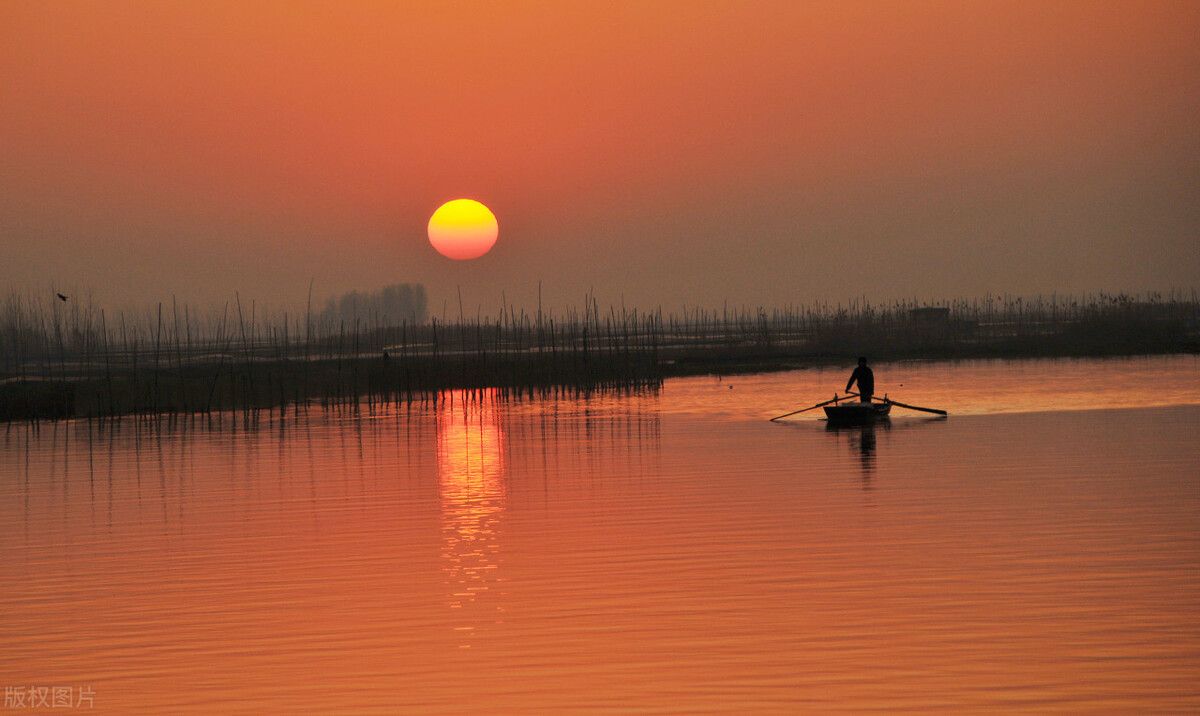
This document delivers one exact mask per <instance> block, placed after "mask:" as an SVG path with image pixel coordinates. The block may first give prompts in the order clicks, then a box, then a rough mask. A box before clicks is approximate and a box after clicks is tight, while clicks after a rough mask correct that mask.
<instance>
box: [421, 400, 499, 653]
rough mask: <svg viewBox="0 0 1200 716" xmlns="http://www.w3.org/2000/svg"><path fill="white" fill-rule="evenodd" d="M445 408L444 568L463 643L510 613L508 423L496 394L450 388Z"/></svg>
mask: <svg viewBox="0 0 1200 716" xmlns="http://www.w3.org/2000/svg"><path fill="white" fill-rule="evenodd" d="M442 397H443V399H442V400H441V401H440V403H439V407H438V411H437V465H438V489H439V494H440V499H441V507H442V564H443V567H442V570H443V572H444V576H445V580H446V585H447V588H448V590H449V594H448V597H449V599H448V604H449V606H450V608H451V609H454V610H461V611H460V614H459V616H458V617H457V618H456V619H455V620H454V624H455V626H454V629H455V630H456V631H459V632H462V636H463V640H462V643H461V644H460V646H462V647H464V648H465V647H469V646H470V636H471V635H472V634H473V633H474V632H475V631H476V630H477V629H478V628H479V627H481V626H483V625H485V624H488V623H499V622H500V621H502V620H503V611H504V610H503V606H502V604H500V603H499V596H500V592H499V585H500V582H501V581H502V580H501V576H500V574H499V568H500V561H501V560H500V557H501V555H500V533H501V520H502V518H503V515H504V503H505V489H506V486H505V475H506V467H507V466H506V463H505V451H504V430H503V428H502V427H501V425H500V416H499V410H498V406H497V404H496V398H495V396H494V395H492V394H490V393H487V392H483V393H478V392H475V393H470V392H467V391H449V392H447V393H444V394H443V396H442Z"/></svg>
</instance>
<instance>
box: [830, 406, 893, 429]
mask: <svg viewBox="0 0 1200 716" xmlns="http://www.w3.org/2000/svg"><path fill="white" fill-rule="evenodd" d="M891 412H892V404H891V403H842V404H841V405H826V406H825V417H826V418H828V419H829V422H831V423H837V424H839V425H863V424H866V423H873V422H876V421H878V420H887V417H888V414H889V413H891Z"/></svg>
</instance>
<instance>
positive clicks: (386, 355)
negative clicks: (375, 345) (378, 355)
mask: <svg viewBox="0 0 1200 716" xmlns="http://www.w3.org/2000/svg"><path fill="white" fill-rule="evenodd" d="M390 357H391V356H389V355H388V352H387V351H384V352H383V362H384V363H387V362H388V358H390Z"/></svg>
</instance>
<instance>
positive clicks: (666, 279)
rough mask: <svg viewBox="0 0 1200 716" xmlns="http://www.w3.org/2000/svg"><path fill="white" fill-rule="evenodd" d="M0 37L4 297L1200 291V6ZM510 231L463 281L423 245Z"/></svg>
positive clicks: (449, 17) (655, 9)
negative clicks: (453, 224) (486, 209)
mask: <svg viewBox="0 0 1200 716" xmlns="http://www.w3.org/2000/svg"><path fill="white" fill-rule="evenodd" d="M346 5H348V4H345V3H332V2H331V3H322V4H301V3H292V2H285V3H276V4H269V3H205V4H203V5H199V4H188V3H170V4H168V3H146V4H137V3H134V4H124V3H116V2H106V3H79V4H76V3H41V2H12V1H11V0H10V1H8V2H4V3H3V4H0V157H2V160H0V246H2V247H3V254H4V256H5V260H4V261H3V262H2V265H0V286H3V285H5V284H9V285H15V286H17V287H20V288H26V287H28V288H32V289H35V290H42V289H45V288H47V287H50V286H54V287H72V288H74V289H75V290H80V289H92V290H94V291H95V292H96V294H97V296H98V297H99V298H101V299H102V300H104V301H113V302H150V301H155V300H159V299H162V298H166V297H169V296H170V294H172V293H175V294H178V295H179V297H180V298H181V299H183V300H190V301H200V302H204V301H217V300H224V299H225V298H227V297H228V296H230V295H231V294H232V292H233V291H235V290H238V291H241V292H242V293H243V295H249V296H257V297H259V298H261V299H264V300H272V301H275V302H287V301H294V302H300V301H302V300H303V299H304V295H305V293H306V291H307V287H308V281H309V279H310V278H313V279H315V282H316V286H317V291H318V293H321V294H325V293H330V292H335V291H341V290H347V289H351V288H360V289H363V288H368V289H369V288H374V287H377V286H379V285H382V284H385V283H390V282H395V281H420V282H423V283H425V284H426V285H427V286H428V287H429V289H430V294H431V297H432V299H433V303H434V304H435V305H440V303H441V300H442V299H444V298H447V297H450V296H452V295H454V294H455V286H457V285H461V286H462V287H463V292H464V296H465V297H466V300H467V301H468V303H470V304H479V303H482V304H483V305H484V306H485V309H486V308H487V307H489V306H492V305H495V304H498V302H499V297H500V294H501V292H502V291H504V292H505V293H506V295H507V296H508V298H509V299H510V300H513V299H516V300H518V301H522V300H523V301H529V300H532V299H533V297H534V296H536V290H537V288H536V287H537V282H538V280H539V279H540V280H542V281H544V283H545V285H546V291H547V295H548V296H550V297H551V298H552V299H553V300H559V301H561V302H564V303H565V302H575V303H578V302H579V301H580V300H581V299H582V295H583V293H584V292H585V291H586V290H588V288H589V287H594V288H595V289H596V292H597V294H598V295H599V297H600V300H601V302H602V303H604V302H610V301H611V302H614V303H616V302H619V301H620V300H621V297H622V296H624V297H625V299H626V301H627V302H628V303H630V304H635V305H636V304H640V305H655V304H660V303H661V304H663V305H664V306H668V307H678V306H680V305H681V304H683V303H688V304H690V305H694V304H696V303H707V304H709V305H717V304H719V303H720V302H721V301H722V300H724V299H728V300H729V301H730V302H731V303H749V304H756V303H767V304H772V303H783V302H788V301H803V300H807V299H811V298H814V297H827V298H830V299H832V300H838V299H845V298H847V297H851V296H855V295H863V294H865V295H868V296H873V297H880V298H884V297H893V296H914V295H915V296H922V297H926V296H928V297H934V296H945V295H961V294H967V295H973V294H976V293H982V292H985V291H1010V292H1035V291H1043V292H1049V291H1054V290H1058V291H1082V290H1095V289H1116V290H1119V289H1133V290H1145V289H1160V288H1169V287H1173V286H1174V287H1187V288H1191V287H1194V286H1196V285H1198V284H1200V258H1198V254H1200V252H1197V250H1196V246H1197V238H1198V234H1200V231H1198V229H1200V202H1198V201H1197V199H1196V197H1197V195H1198V192H1197V188H1198V187H1200V132H1198V130H1197V127H1198V126H1200V125H1198V123H1197V121H1196V117H1198V116H1200V43H1197V42H1196V37H1197V36H1198V34H1200V32H1198V31H1200V5H1198V4H1196V3H1190V2H1186V3H1176V4H1166V3H1141V2H1138V3H1094V2H1070V3H1044V2H1036V3H1035V2H1028V3H1015V2H1002V3H983V2H980V3H913V2H906V3H882V2H880V3H875V2H872V3H862V4H852V3H844V2H833V3H827V4H822V3H791V2H786V3H751V2H738V3H716V2H712V3H708V2H685V3H666V2H653V3H647V2H639V3H629V4H621V5H616V6H612V7H610V6H609V4H607V3H604V4H594V3H549V4H536V3H528V4H525V3H513V2H502V3H453V4H451V3H429V4H428V7H425V8H418V7H415V4H410V3H397V4H392V3H355V4H353V5H352V6H351V7H346ZM457 196H469V197H474V198H477V199H480V200H482V201H484V202H485V203H487V204H488V205H489V206H490V207H491V208H492V209H493V210H494V211H495V213H496V214H497V216H498V218H499V220H500V227H501V229H500V241H499V243H498V244H497V245H496V248H495V249H494V250H493V251H492V253H491V254H489V255H488V256H487V257H485V258H484V259H481V260H478V261H475V262H470V263H461V262H449V261H447V260H445V259H443V258H442V257H440V256H439V255H438V254H436V253H435V252H434V251H433V250H432V249H431V248H430V247H429V245H428V243H427V241H426V238H425V225H426V222H427V221H428V219H429V215H430V213H432V211H433V210H434V209H435V208H436V207H437V206H438V205H439V204H441V203H442V202H443V201H445V200H447V199H450V198H454V197H457Z"/></svg>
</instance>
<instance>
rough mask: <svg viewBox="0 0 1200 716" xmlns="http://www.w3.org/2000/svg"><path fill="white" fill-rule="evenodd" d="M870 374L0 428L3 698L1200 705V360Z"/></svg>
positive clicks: (354, 706) (251, 707) (446, 708)
mask: <svg viewBox="0 0 1200 716" xmlns="http://www.w3.org/2000/svg"><path fill="white" fill-rule="evenodd" d="M875 371H876V381H877V393H878V394H880V395H882V394H884V393H888V394H890V395H891V396H892V397H894V398H896V399H897V400H902V401H905V402H910V403H915V404H917V405H926V406H932V407H938V408H945V409H948V410H949V411H950V413H951V416H950V417H949V418H948V419H937V418H930V417H929V416H927V415H925V414H921V413H908V412H907V411H901V410H900V409H896V411H895V412H894V415H893V419H892V420H891V421H890V423H887V424H881V425H877V426H875V427H867V428H851V429H838V430H832V429H829V428H827V427H826V425H825V423H824V422H822V421H821V420H818V417H819V416H818V415H817V413H819V412H820V411H819V410H818V411H813V412H810V413H805V414H801V415H797V416H794V417H793V418H791V419H789V420H788V421H786V422H779V423H772V422H768V421H767V418H770V417H772V416H774V415H778V414H781V413H785V412H788V411H790V410H794V409H796V408H797V407H802V406H803V405H806V404H811V403H815V402H818V401H820V400H825V399H828V398H829V397H832V395H833V393H834V392H835V391H837V390H838V389H840V388H841V387H843V386H844V385H845V380H846V378H847V376H848V374H849V366H847V367H846V368H845V369H838V370H817V369H811V370H801V371H794V372H790V373H776V374H763V375H752V376H733V377H724V378H716V377H704V378H686V379H675V380H670V381H667V383H666V384H665V385H664V386H663V388H662V389H661V390H660V391H657V392H655V393H648V394H641V395H625V396H620V395H603V396H593V397H590V398H582V397H569V396H564V397H561V398H558V399H539V400H526V401H520V402H505V401H501V400H500V399H498V398H497V397H496V396H495V395H494V394H492V393H487V392H484V393H459V392H450V393H445V394H443V395H442V396H441V399H440V400H438V401H436V403H435V402H426V403H424V404H420V403H416V404H413V405H411V406H404V405H401V406H392V407H390V408H389V409H388V410H384V411H377V412H376V413H375V414H373V415H372V414H370V413H369V412H368V411H367V410H366V409H365V407H364V410H363V411H362V412H361V413H360V414H358V415H354V414H351V413H337V412H324V413H323V412H320V411H317V410H315V409H314V410H312V411H311V412H310V413H309V414H308V415H307V416H303V415H302V416H300V417H299V418H296V417H294V416H292V415H291V414H289V415H287V416H286V417H285V418H283V419H280V416H278V415H271V416H268V415H267V414H265V413H264V414H263V416H261V417H260V418H259V419H257V420H250V421H245V420H244V419H243V416H240V415H233V414H226V415H223V416H219V420H213V421H208V420H205V419H200V418H197V419H192V420H181V419H176V420H167V419H162V420H160V421H158V422H157V424H156V423H154V422H146V421H138V420H133V419H126V420H124V421H121V422H120V423H117V424H116V425H115V426H114V425H112V424H109V425H106V426H104V427H100V426H99V425H98V424H90V423H88V422H86V421H72V422H60V423H42V424H40V426H37V427H33V426H30V425H28V424H10V425H7V426H0V554H2V555H3V565H4V570H5V574H4V581H3V587H2V588H0V643H2V644H3V647H4V648H3V649H2V650H0V682H2V683H3V685H4V686H5V687H6V706H7V707H9V708H22V706H20V705H17V706H14V704H15V703H16V702H15V701H14V700H15V699H17V698H18V697H20V698H23V699H30V698H33V699H38V698H46V699H50V698H53V697H54V696H55V695H57V696H61V697H62V698H64V699H66V697H67V692H66V691H65V689H68V688H69V689H70V694H69V695H70V700H71V701H72V705H73V706H81V707H84V708H88V707H94V709H95V710H102V711H114V712H124V713H129V712H146V713H162V712H180V711H194V712H214V711H218V712H224V713H264V712H274V711H311V712H330V711H342V712H345V711H355V712H378V713H395V712H397V711H400V712H406V711H407V712H421V713H462V712H470V711H494V712H520V711H534V710H549V711H557V712H563V711H578V712H595V711H638V712H651V713H653V712H663V713H666V712H671V713H678V712H686V713H701V712H796V711H806V710H820V711H825V710H849V711H863V710H882V709H888V710H897V711H905V710H908V711H921V712H927V711H930V710H953V711H960V710H990V709H996V710H1000V709H1017V710H1022V711H1028V710H1037V711H1043V710H1061V711H1099V710H1140V711H1155V712H1166V711H1180V712H1186V711H1191V712H1195V711H1197V710H1198V709H1200V648H1198V646H1197V645H1198V644H1200V484H1198V480H1200V439H1198V438H1200V359H1197V358H1196V357H1194V356H1182V357H1159V358H1138V359H1107V360H1024V361H971V362H961V363H949V362H906V363H894V364H880V365H877V366H875ZM52 687H59V689H58V691H43V690H42V689H47V688H52ZM22 703H25V702H22ZM43 705H45V702H44V703H43Z"/></svg>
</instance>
